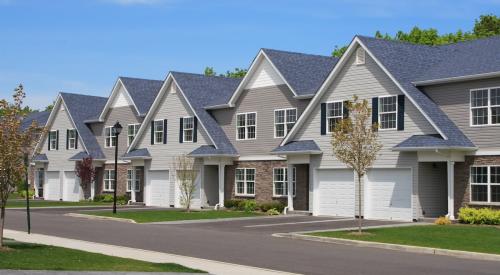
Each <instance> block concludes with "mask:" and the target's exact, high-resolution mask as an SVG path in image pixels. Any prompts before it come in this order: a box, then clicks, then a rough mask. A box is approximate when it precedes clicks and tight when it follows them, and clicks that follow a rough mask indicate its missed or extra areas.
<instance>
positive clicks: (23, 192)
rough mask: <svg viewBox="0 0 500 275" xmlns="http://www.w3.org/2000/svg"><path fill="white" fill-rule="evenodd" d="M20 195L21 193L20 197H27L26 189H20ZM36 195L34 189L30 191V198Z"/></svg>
mask: <svg viewBox="0 0 500 275" xmlns="http://www.w3.org/2000/svg"><path fill="white" fill-rule="evenodd" d="M18 195H19V197H21V198H23V199H26V190H23V191H19V192H18ZM34 195H35V192H33V191H32V190H29V191H28V196H30V198H33V196H34Z"/></svg>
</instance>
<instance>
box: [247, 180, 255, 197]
mask: <svg viewBox="0 0 500 275" xmlns="http://www.w3.org/2000/svg"><path fill="white" fill-rule="evenodd" d="M254 185H255V184H254V183H253V182H247V194H249V195H254V194H255V186H254Z"/></svg>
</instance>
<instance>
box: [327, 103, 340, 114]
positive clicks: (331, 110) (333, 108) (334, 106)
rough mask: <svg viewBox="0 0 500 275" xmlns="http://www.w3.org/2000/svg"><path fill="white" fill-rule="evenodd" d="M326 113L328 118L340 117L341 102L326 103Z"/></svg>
mask: <svg viewBox="0 0 500 275" xmlns="http://www.w3.org/2000/svg"><path fill="white" fill-rule="evenodd" d="M327 107H328V108H327V109H328V112H327V115H328V116H329V117H341V116H342V102H331V103H328V106H327Z"/></svg>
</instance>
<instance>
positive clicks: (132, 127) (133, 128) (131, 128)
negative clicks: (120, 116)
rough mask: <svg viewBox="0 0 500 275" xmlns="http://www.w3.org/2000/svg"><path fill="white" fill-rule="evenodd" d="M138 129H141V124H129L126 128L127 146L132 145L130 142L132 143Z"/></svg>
mask: <svg viewBox="0 0 500 275" xmlns="http://www.w3.org/2000/svg"><path fill="white" fill-rule="evenodd" d="M139 128H141V124H139V123H136V124H129V125H128V127H127V142H128V143H127V145H130V144H132V141H134V138H135V136H136V135H137V132H139Z"/></svg>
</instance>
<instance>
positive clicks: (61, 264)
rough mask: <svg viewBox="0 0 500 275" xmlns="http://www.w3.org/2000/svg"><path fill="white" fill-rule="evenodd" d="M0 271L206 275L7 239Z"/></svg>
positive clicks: (176, 265) (166, 264)
mask: <svg viewBox="0 0 500 275" xmlns="http://www.w3.org/2000/svg"><path fill="white" fill-rule="evenodd" d="M4 243H5V244H6V245H7V247H8V248H7V249H3V250H2V249H0V269H15V270H71V271H137V272H191V273H205V272H203V271H200V270H194V269H190V268H187V267H184V266H181V265H178V264H171V263H150V262H144V261H138V260H132V259H126V258H119V257H112V256H107V255H103V254H97V253H90V252H84V251H80V250H74V249H68V248H62V247H55V246H47V245H38V244H30V243H21V242H15V241H11V240H5V241H4Z"/></svg>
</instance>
